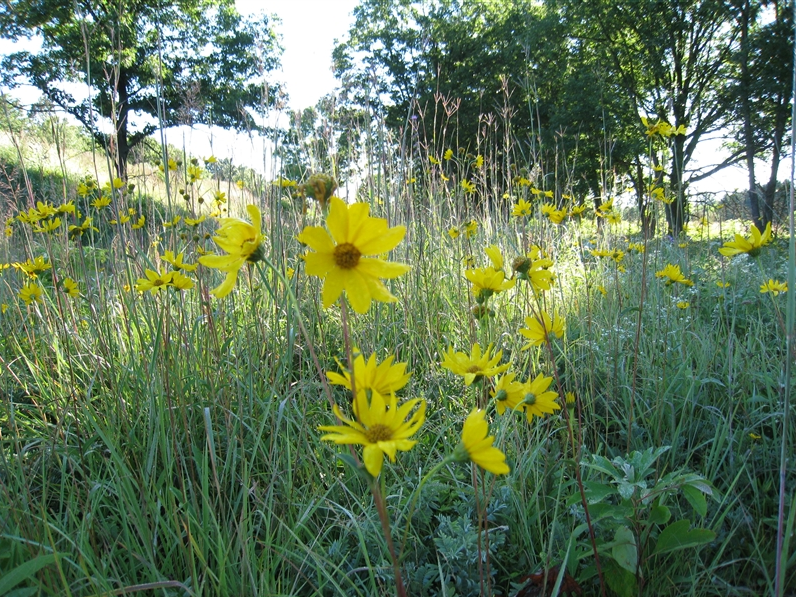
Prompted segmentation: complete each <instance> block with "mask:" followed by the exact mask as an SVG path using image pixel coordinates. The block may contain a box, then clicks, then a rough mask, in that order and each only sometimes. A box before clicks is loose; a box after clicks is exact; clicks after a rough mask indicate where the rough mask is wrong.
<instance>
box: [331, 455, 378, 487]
mask: <svg viewBox="0 0 796 597" xmlns="http://www.w3.org/2000/svg"><path fill="white" fill-rule="evenodd" d="M337 457H338V458H339V459H340V460H342V461H343V462H344V463H345V464H347V465H348V466H349V467H351V469H352V470H353V471H354V472H355V473H356V474H357V475H358V476H359V477H362V480H363V481H367V482H368V483H370V482H371V481H372V480H373V477H372V476H371V475H370V473H369V472H368V470H367V469H366V468H365V467H364V465H361V464H357V461H356V460H354V457H353V456H351V454H343V453H342V452H341V453H339V454H337Z"/></svg>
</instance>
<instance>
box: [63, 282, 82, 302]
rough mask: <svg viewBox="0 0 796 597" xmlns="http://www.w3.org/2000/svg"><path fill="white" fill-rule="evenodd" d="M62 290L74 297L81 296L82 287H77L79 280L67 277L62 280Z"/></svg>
mask: <svg viewBox="0 0 796 597" xmlns="http://www.w3.org/2000/svg"><path fill="white" fill-rule="evenodd" d="M61 290H63V291H64V293H66V294H68V295H69V296H71V297H72V298H77V297H79V296H80V289H79V288H78V287H77V282H75V281H74V280H73V279H72V278H65V279H64V281H63V282H61Z"/></svg>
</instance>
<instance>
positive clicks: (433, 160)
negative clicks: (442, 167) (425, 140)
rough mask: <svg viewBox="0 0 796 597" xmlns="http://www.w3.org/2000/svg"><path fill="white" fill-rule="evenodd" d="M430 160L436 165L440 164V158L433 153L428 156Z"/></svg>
mask: <svg viewBox="0 0 796 597" xmlns="http://www.w3.org/2000/svg"><path fill="white" fill-rule="evenodd" d="M428 161H429V162H431V163H432V164H433V165H434V166H439V160H438V159H437V158H435V157H434V156H433V155H429V156H428Z"/></svg>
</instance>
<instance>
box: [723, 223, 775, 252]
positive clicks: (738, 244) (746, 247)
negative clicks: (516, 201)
mask: <svg viewBox="0 0 796 597" xmlns="http://www.w3.org/2000/svg"><path fill="white" fill-rule="evenodd" d="M770 242H771V222H769V223H768V224H767V225H766V229H765V231H764V232H763V234H760V230H758V229H757V226H755V225H754V224H752V229H751V235H750V237H749V239H748V240H747V239H745V238H744V237H743V236H741V235H740V234H736V235H735V240H734V241H728V242H726V243H724V246H723V247H722V248H721V249H719V253H721V254H722V255H724V256H725V257H735V256H736V255H741V254H742V253H748V254H749V255H751V256H752V257H757V255H758V254H759V253H760V249H761V248H763V247H765V246H766V245H767V244H769V243H770Z"/></svg>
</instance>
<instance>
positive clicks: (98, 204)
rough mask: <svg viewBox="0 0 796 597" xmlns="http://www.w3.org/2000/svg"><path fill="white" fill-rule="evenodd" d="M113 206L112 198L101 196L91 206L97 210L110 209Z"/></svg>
mask: <svg viewBox="0 0 796 597" xmlns="http://www.w3.org/2000/svg"><path fill="white" fill-rule="evenodd" d="M110 204H111V198H110V197H105V196H103V195H100V196H99V197H97V198H96V199H94V201H92V202H91V206H92V207H94V208H95V209H102V208H103V207H108V206H109V205H110Z"/></svg>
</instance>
